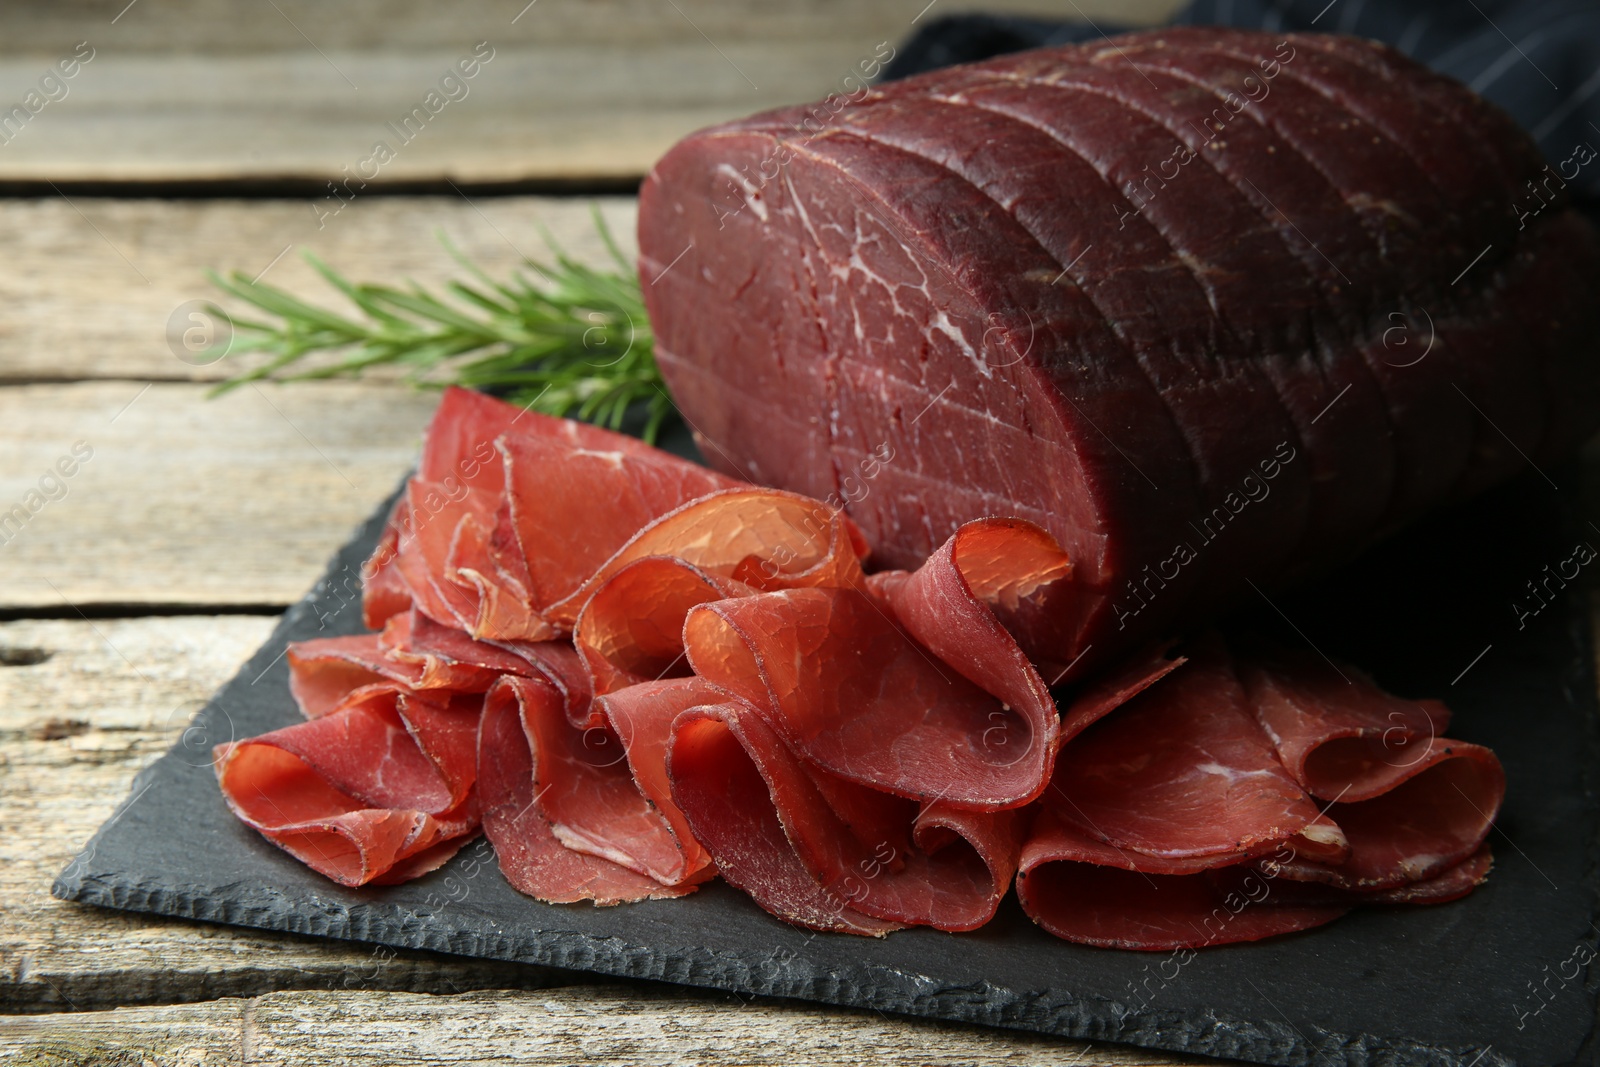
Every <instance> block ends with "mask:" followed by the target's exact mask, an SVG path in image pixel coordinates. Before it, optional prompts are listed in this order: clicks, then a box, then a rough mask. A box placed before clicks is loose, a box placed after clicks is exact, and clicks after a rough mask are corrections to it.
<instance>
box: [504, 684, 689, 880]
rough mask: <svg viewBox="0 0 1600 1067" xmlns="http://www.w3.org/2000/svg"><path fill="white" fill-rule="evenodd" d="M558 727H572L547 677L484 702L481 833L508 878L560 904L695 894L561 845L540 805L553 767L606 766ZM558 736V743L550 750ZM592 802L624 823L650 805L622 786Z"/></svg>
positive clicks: (508, 686)
mask: <svg viewBox="0 0 1600 1067" xmlns="http://www.w3.org/2000/svg"><path fill="white" fill-rule="evenodd" d="M557 725H559V727H560V728H561V729H566V730H569V731H570V729H571V727H570V724H569V723H568V722H567V719H566V714H565V700H564V698H563V695H562V693H561V691H560V690H559V689H557V688H556V687H555V685H553V684H551V683H550V682H549V681H546V680H544V679H532V678H517V677H512V676H508V677H506V678H505V679H503V680H502V681H501V682H500V683H499V684H497V685H496V686H495V687H494V688H493V689H491V690H490V691H489V693H488V695H487V696H486V697H485V699H484V711H483V720H482V724H481V726H480V728H479V733H478V788H479V792H480V796H481V798H482V807H483V830H484V833H485V834H486V835H487V836H488V838H489V841H490V842H491V843H492V844H493V845H494V850H495V855H496V856H497V857H498V858H499V861H500V869H501V871H502V872H503V873H504V874H505V876H506V880H507V881H508V882H510V883H511V884H512V886H513V887H515V888H516V889H517V890H519V891H520V892H523V893H526V894H528V895H529V896H531V897H536V898H538V899H539V900H544V901H548V902H550V903H557V904H571V903H575V902H577V901H580V900H591V901H593V902H595V903H596V904H620V903H624V902H627V901H635V900H645V899H648V898H653V897H673V896H682V895H683V894H684V893H687V892H691V891H692V890H693V889H694V886H693V885H692V884H680V885H676V886H669V885H663V884H662V883H661V882H660V881H658V880H656V879H655V878H652V877H650V876H649V875H647V874H642V873H640V872H639V871H636V870H633V869H630V868H629V867H626V866H623V865H622V864H620V863H615V862H613V861H612V860H610V859H607V858H605V857H603V856H599V855H595V854H593V853H592V852H580V851H577V850H576V849H573V848H569V847H568V846H567V845H566V844H565V843H563V841H562V839H561V837H559V836H558V835H557V832H556V828H555V827H554V826H553V825H552V823H551V820H550V817H549V816H548V815H547V813H546V810H545V808H544V807H543V806H542V804H541V801H542V799H543V798H542V796H541V790H542V789H545V788H548V787H549V783H548V777H549V775H548V765H550V764H552V763H555V762H560V761H567V762H572V761H574V760H575V761H576V762H577V763H578V764H580V766H583V767H585V768H587V769H596V770H604V769H605V768H594V766H593V764H584V761H583V756H584V743H583V740H582V735H581V734H580V735H579V738H578V741H577V745H576V756H575V754H574V753H575V750H574V747H573V746H572V745H571V744H570V739H566V738H563V736H562V734H561V729H558V728H556V727H557ZM552 736H553V737H555V738H556V739H557V741H556V744H554V745H549V739H550V738H551V737H552ZM542 743H544V744H545V745H547V746H548V747H541V744H542ZM607 758H611V757H610V756H608V757H607ZM542 765H543V769H542ZM610 784H612V785H614V784H615V783H610ZM629 786H630V787H631V783H629ZM591 802H592V803H594V804H596V805H597V806H598V807H601V808H604V809H606V814H607V815H615V816H616V817H617V818H618V819H624V818H628V817H632V816H637V815H638V814H639V811H640V809H641V808H643V807H645V805H644V804H643V802H642V798H641V797H640V796H639V794H638V792H637V790H634V792H633V796H631V797H629V796H626V795H625V794H624V791H623V790H621V789H616V788H608V789H605V790H604V791H602V792H601V793H599V794H598V795H597V796H595V797H593V798H592V799H591Z"/></svg>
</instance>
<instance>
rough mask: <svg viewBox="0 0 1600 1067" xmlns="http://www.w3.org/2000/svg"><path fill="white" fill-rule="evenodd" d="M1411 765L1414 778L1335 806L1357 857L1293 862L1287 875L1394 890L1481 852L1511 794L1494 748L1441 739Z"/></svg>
mask: <svg viewBox="0 0 1600 1067" xmlns="http://www.w3.org/2000/svg"><path fill="white" fill-rule="evenodd" d="M1406 771H1407V772H1408V774H1409V777H1407V778H1405V779H1404V780H1403V781H1401V782H1400V783H1399V784H1398V785H1395V786H1394V787H1393V788H1391V789H1390V790H1389V791H1388V792H1386V793H1383V794H1380V795H1378V796H1375V797H1372V798H1371V799H1369V800H1359V801H1355V802H1340V803H1337V804H1330V805H1329V806H1328V810H1327V816H1328V818H1329V819H1331V820H1332V821H1333V822H1335V823H1336V824H1338V826H1339V828H1340V829H1341V830H1342V831H1343V832H1344V834H1345V836H1346V837H1347V838H1348V839H1349V842H1350V857H1349V859H1347V860H1346V861H1345V862H1343V863H1341V864H1339V865H1338V866H1328V865H1325V864H1319V863H1304V864H1300V863H1294V864H1289V865H1288V866H1287V867H1286V868H1285V871H1284V877H1286V878H1293V879H1302V880H1306V881H1318V882H1326V883H1328V884H1329V885H1336V886H1342V887H1345V888H1349V889H1390V888H1394V887H1396V886H1401V885H1405V884H1406V883H1409V882H1417V881H1422V880H1424V879H1427V878H1432V877H1434V876H1435V875H1437V874H1439V873H1441V872H1442V871H1445V870H1447V869H1448V868H1450V867H1453V866H1455V865H1456V864H1458V863H1460V862H1461V861H1462V860H1464V859H1466V858H1467V857H1468V856H1471V855H1472V854H1473V853H1474V852H1476V851H1477V850H1478V848H1479V846H1480V845H1482V844H1483V842H1484V839H1485V838H1487V837H1488V835H1489V831H1490V829H1492V828H1493V826H1494V818H1495V815H1496V814H1497V813H1498V812H1499V810H1500V801H1501V799H1502V798H1503V797H1504V796H1505V773H1504V772H1503V771H1502V770H1501V769H1500V761H1499V760H1498V759H1496V758H1495V755H1494V753H1492V752H1490V751H1489V750H1488V749H1486V748H1483V747H1481V746H1479V745H1470V744H1467V743H1466V742H1464V741H1452V740H1449V739H1448V738H1439V739H1437V740H1436V741H1434V742H1433V743H1432V748H1431V750H1430V751H1429V752H1428V754H1427V755H1426V757H1424V758H1422V759H1420V760H1418V761H1417V762H1416V763H1413V764H1412V765H1411V766H1410V767H1408V768H1406Z"/></svg>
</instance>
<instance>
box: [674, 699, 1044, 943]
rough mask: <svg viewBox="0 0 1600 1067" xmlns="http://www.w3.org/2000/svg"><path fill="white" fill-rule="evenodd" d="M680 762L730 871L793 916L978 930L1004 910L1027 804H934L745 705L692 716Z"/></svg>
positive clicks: (863, 929) (767, 904)
mask: <svg viewBox="0 0 1600 1067" xmlns="http://www.w3.org/2000/svg"><path fill="white" fill-rule="evenodd" d="M668 766H669V768H670V773H671V777H672V789H673V796H674V797H675V798H676V800H677V801H678V804H679V806H680V807H681V808H682V809H683V811H684V814H685V815H686V816H687V818H688V819H689V823H690V826H692V827H693V828H694V830H695V833H696V836H697V837H699V838H700V839H701V840H702V841H703V842H704V843H705V845H706V847H707V848H708V849H709V850H710V851H711V855H712V856H713V858H714V859H715V860H716V862H717V866H718V868H719V870H720V871H721V873H722V875H723V876H724V877H725V878H727V880H728V881H729V882H731V883H732V884H733V885H735V886H737V887H738V888H740V889H743V890H744V891H745V892H746V893H748V894H750V896H751V897H752V898H753V899H754V900H755V901H756V902H757V903H758V904H760V905H761V906H762V907H763V908H765V909H766V910H767V911H769V912H771V913H773V914H774V915H777V916H778V917H780V918H783V919H785V920H787V921H789V922H794V923H798V924H800V925H803V926H809V927H812V928H815V929H820V930H837V931H842V932H845V933H855V934H882V933H885V932H887V931H888V930H891V929H894V928H895V927H896V926H898V925H899V924H912V925H928V926H933V927H936V928H938V929H941V930H971V929H975V928H977V927H979V926H981V925H983V924H984V923H986V922H988V921H989V919H990V918H992V917H993V915H994V911H995V908H996V907H997V906H998V905H999V903H1000V899H1001V897H1003V896H1004V895H1005V893H1006V890H1007V889H1008V888H1009V886H1010V883H1011V877H1012V874H1013V873H1014V872H1015V870H1016V860H1017V850H1018V848H1019V846H1020V843H1021V832H1020V831H1021V823H1022V819H1023V817H1024V816H1023V813H1022V812H1019V811H1005V812H999V813H994V814H985V813H979V812H972V811H959V810H955V809H950V808H948V807H947V806H945V805H939V804H935V805H931V806H924V805H919V804H917V803H915V802H913V801H909V800H905V799H902V798H900V797H896V796H891V795H889V794H887V793H883V792H879V791H876V790H873V789H868V788H866V787H865V786H861V785H858V784H856V783H853V782H850V781H847V780H845V779H842V778H838V777H835V776H833V775H830V774H828V773H827V772H826V771H822V770H819V769H817V768H815V767H811V766H808V765H806V764H804V763H803V762H801V761H800V760H799V759H798V758H796V756H795V755H794V753H793V752H792V751H790V749H789V747H788V745H787V744H785V742H784V741H783V739H782V738H781V737H780V736H779V735H778V734H777V732H776V731H774V730H773V729H772V728H771V727H769V726H768V725H767V724H766V723H765V722H764V721H763V719H762V717H761V715H759V714H758V713H757V712H755V711H754V710H753V709H751V708H749V707H748V706H745V705H742V704H740V703H727V704H719V705H713V706H706V707H699V708H692V709H690V710H688V711H686V712H684V713H683V715H682V716H681V717H680V718H679V720H678V722H677V725H676V727H675V728H674V732H673V742H672V755H671V758H670V760H669V763H668ZM874 920H876V921H874Z"/></svg>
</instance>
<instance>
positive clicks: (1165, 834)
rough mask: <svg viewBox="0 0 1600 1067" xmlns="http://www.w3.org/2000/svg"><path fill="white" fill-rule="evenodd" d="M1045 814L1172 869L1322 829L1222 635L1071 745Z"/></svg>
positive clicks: (1195, 649) (1203, 643)
mask: <svg viewBox="0 0 1600 1067" xmlns="http://www.w3.org/2000/svg"><path fill="white" fill-rule="evenodd" d="M1045 805H1046V808H1047V809H1051V810H1054V811H1056V812H1057V813H1058V814H1059V815H1060V817H1061V818H1062V819H1064V820H1065V821H1067V822H1071V823H1073V824H1075V825H1076V826H1077V827H1078V828H1079V829H1080V830H1082V831H1084V832H1085V833H1088V834H1089V835H1091V836H1093V837H1094V838H1096V839H1098V840H1101V841H1104V842H1106V843H1107V844H1109V845H1112V846H1114V847H1117V848H1121V849H1129V850H1132V851H1135V852H1139V853H1143V854H1146V855H1151V856H1160V857H1165V858H1173V859H1179V858H1195V857H1203V856H1222V855H1233V856H1237V855H1249V854H1252V853H1253V852H1255V851H1256V850H1258V849H1259V848H1261V847H1262V846H1264V845H1270V844H1271V843H1273V842H1278V841H1284V840H1287V839H1289V838H1291V837H1294V836H1295V835H1297V834H1299V833H1300V832H1301V831H1303V830H1305V829H1307V828H1308V827H1310V826H1311V825H1312V824H1313V823H1314V822H1315V821H1316V820H1317V818H1318V810H1317V805H1316V804H1315V803H1314V802H1313V801H1312V800H1311V798H1310V797H1308V796H1307V795H1306V793H1305V791H1304V790H1303V789H1302V788H1301V787H1300V785H1299V784H1298V783H1297V782H1296V781H1295V780H1294V779H1293V778H1292V777H1291V776H1290V774H1289V773H1288V771H1286V770H1285V769H1284V767H1283V765H1282V764H1281V763H1279V762H1278V756H1277V753H1276V752H1275V751H1274V749H1273V747H1272V743H1271V742H1270V740H1269V739H1268V738H1267V736H1266V734H1265V733H1264V732H1263V731H1262V729H1261V727H1260V726H1259V725H1257V723H1256V720H1255V717H1254V716H1253V715H1252V714H1251V711H1250V706H1249V705H1248V704H1247V703H1246V700H1245V693H1244V690H1243V689H1242V687H1241V686H1240V685H1239V682H1238V680H1237V678H1235V676H1234V673H1233V664H1232V661H1231V658H1230V656H1229V655H1228V652H1227V650H1226V649H1225V648H1224V647H1223V645H1222V643H1221V640H1220V639H1218V638H1216V637H1214V636H1212V637H1208V638H1205V639H1202V640H1201V641H1198V642H1196V643H1194V645H1192V646H1191V653H1190V659H1189V662H1188V663H1186V664H1185V665H1184V666H1183V668H1182V669H1181V670H1179V671H1176V672H1174V673H1172V674H1171V675H1169V676H1168V677H1167V678H1166V679H1164V680H1163V681H1162V682H1160V683H1159V684H1157V685H1154V686H1151V687H1150V688H1148V689H1146V690H1145V691H1144V692H1142V693H1140V694H1139V695H1138V696H1136V697H1134V698H1133V699H1132V700H1131V701H1130V702H1129V703H1128V704H1127V705H1125V706H1124V707H1122V708H1120V709H1119V710H1118V711H1117V712H1116V713H1115V714H1114V715H1111V716H1108V717H1107V718H1104V719H1102V720H1101V721H1100V722H1098V723H1096V724H1095V725H1094V726H1091V727H1090V728H1089V729H1087V730H1085V731H1084V732H1083V733H1082V734H1080V735H1078V737H1077V738H1076V739H1074V740H1073V741H1072V743H1071V744H1069V745H1066V746H1064V747H1063V748H1062V750H1061V756H1060V758H1059V759H1058V760H1057V762H1056V769H1055V776H1054V779H1053V780H1052V787H1051V789H1050V790H1049V791H1048V792H1047V793H1046V796H1045Z"/></svg>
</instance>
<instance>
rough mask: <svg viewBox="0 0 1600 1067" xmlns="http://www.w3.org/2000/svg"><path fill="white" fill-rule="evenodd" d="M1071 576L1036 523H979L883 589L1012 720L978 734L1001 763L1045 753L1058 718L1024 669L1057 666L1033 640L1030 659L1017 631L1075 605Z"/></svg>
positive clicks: (901, 614) (1055, 740)
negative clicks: (1018, 725)
mask: <svg viewBox="0 0 1600 1067" xmlns="http://www.w3.org/2000/svg"><path fill="white" fill-rule="evenodd" d="M1071 574H1072V564H1071V562H1070V561H1069V560H1068V559H1067V556H1066V553H1065V552H1063V551H1061V546H1060V545H1058V544H1056V541H1055V539H1054V538H1053V537H1051V536H1050V535H1049V534H1047V533H1045V531H1044V530H1042V529H1040V528H1039V527H1038V526H1035V525H1034V524H1033V523H1031V522H1026V521H1024V520H1022V519H981V520H979V521H976V522H969V523H967V524H966V525H964V526H962V527H961V528H960V529H959V530H957V531H956V532H955V533H954V534H952V535H951V537H950V539H949V540H948V541H946V542H945V543H944V544H943V545H941V546H940V547H939V549H938V551H936V552H935V553H934V554H933V555H932V556H930V557H929V558H928V560H927V561H926V562H924V563H923V564H922V566H920V567H918V568H917V569H916V570H915V571H914V572H912V573H911V574H910V575H908V576H907V577H906V579H905V580H904V581H901V582H895V583H893V584H891V585H888V586H887V587H886V589H887V595H888V600H889V603H890V604H891V605H892V606H893V609H894V615H895V618H896V620H897V621H898V622H899V624H900V625H901V626H902V627H904V628H905V629H906V631H907V632H909V633H910V634H911V635H912V636H913V637H915V638H916V640H917V642H918V643H919V644H921V645H922V647H923V648H926V649H927V650H928V651H930V652H932V653H933V654H934V655H935V656H937V657H938V658H939V660H940V661H941V662H943V663H945V664H947V665H949V666H950V667H953V668H954V669H955V670H957V671H959V672H960V673H961V674H962V675H963V676H964V677H965V678H967V680H968V681H971V682H973V683H975V684H976V685H978V686H979V687H981V688H982V689H983V690H985V691H986V692H988V693H991V694H993V695H994V696H996V697H998V698H999V699H1000V700H1001V701H1002V702H1004V703H1005V705H1006V706H1007V707H1008V708H1010V709H1012V710H1013V711H1015V712H1016V713H1017V716H1018V717H1019V718H1020V719H1021V720H1022V723H1023V725H1024V726H1025V729H1024V730H1014V729H1011V730H993V729H991V730H990V731H989V732H987V733H986V734H985V735H984V736H985V737H986V739H987V740H988V741H989V742H990V744H989V746H988V747H989V748H990V750H991V751H994V752H995V753H996V754H997V755H1000V756H1001V758H1004V757H1005V756H1008V755H1009V756H1012V757H1014V758H1016V759H1017V760H1019V761H1020V760H1024V759H1026V758H1027V754H1028V752H1029V750H1030V749H1033V748H1035V747H1037V748H1038V749H1039V750H1040V751H1041V752H1043V753H1044V754H1045V763H1046V765H1048V764H1049V763H1050V762H1051V761H1052V760H1053V759H1054V757H1055V751H1056V748H1057V746H1058V745H1059V743H1060V716H1059V715H1058V714H1057V713H1056V705H1055V700H1054V699H1053V698H1052V697H1051V696H1050V689H1049V686H1048V685H1047V684H1046V682H1045V680H1044V679H1043V678H1042V677H1040V675H1039V672H1038V670H1037V669H1035V667H1034V663H1035V662H1038V661H1039V660H1040V659H1041V658H1043V659H1047V660H1048V661H1049V662H1050V663H1051V664H1052V667H1053V673H1061V672H1062V670H1063V669H1064V667H1065V666H1066V665H1065V664H1062V663H1059V662H1057V661H1056V659H1055V657H1054V653H1056V652H1058V651H1060V650H1059V649H1054V648H1043V649H1041V647H1040V645H1039V643H1038V642H1037V641H1034V640H1030V641H1028V644H1029V646H1031V648H1032V658H1030V654H1029V652H1028V651H1027V650H1025V649H1024V647H1023V645H1022V644H1019V636H1018V635H1022V637H1024V638H1028V637H1031V636H1032V635H1033V634H1034V633H1035V632H1036V631H1037V628H1036V627H1035V626H1033V625H1031V624H1032V622H1033V621H1034V620H1035V619H1037V618H1040V617H1048V616H1050V615H1052V614H1059V613H1060V612H1062V611H1064V610H1070V608H1071V606H1072V604H1073V603H1074V601H1075V600H1077V599H1079V598H1078V597H1077V591H1076V590H1075V589H1073V588H1072V586H1071V584H1070V581H1069V579H1070V577H1071ZM1000 722H1001V720H998V719H997V720H995V724H999V723H1000ZM1007 725H1008V726H1009V725H1010V724H1009V722H1008V723H1007ZM1002 735H1003V736H1002ZM995 742H999V744H998V745H997V744H995Z"/></svg>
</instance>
